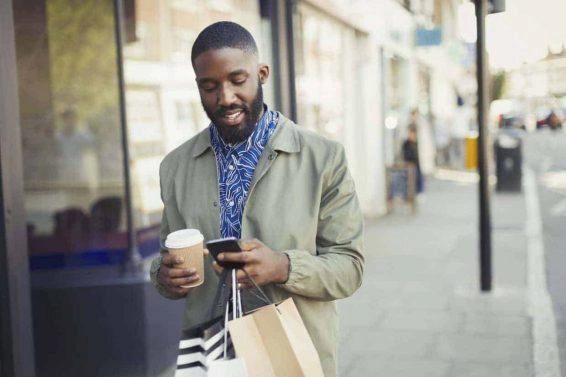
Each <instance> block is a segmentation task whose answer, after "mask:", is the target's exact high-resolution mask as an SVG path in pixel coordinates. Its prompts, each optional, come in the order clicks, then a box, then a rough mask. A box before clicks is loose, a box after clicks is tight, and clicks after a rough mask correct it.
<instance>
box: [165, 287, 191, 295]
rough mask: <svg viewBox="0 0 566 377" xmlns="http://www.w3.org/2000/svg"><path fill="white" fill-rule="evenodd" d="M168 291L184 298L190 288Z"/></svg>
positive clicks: (175, 288)
mask: <svg viewBox="0 0 566 377" xmlns="http://www.w3.org/2000/svg"><path fill="white" fill-rule="evenodd" d="M170 289H171V291H173V293H175V294H177V295H180V296H186V295H187V294H188V293H189V292H190V291H191V289H192V288H181V287H171V288H170Z"/></svg>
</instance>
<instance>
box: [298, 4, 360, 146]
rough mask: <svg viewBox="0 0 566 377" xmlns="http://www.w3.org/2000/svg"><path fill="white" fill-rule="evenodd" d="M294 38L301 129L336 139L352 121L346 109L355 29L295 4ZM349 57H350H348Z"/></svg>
mask: <svg viewBox="0 0 566 377" xmlns="http://www.w3.org/2000/svg"><path fill="white" fill-rule="evenodd" d="M297 23H298V25H297V27H296V28H295V30H296V33H297V36H296V38H295V43H296V50H297V63H296V67H297V77H296V82H297V104H298V120H299V124H301V125H302V126H304V127H306V128H309V129H312V130H314V131H316V132H318V133H321V134H323V135H325V136H327V137H330V138H333V139H340V138H342V137H343V136H344V128H345V127H347V126H348V125H347V124H346V123H348V120H349V119H351V118H352V112H353V111H355V110H354V109H353V108H350V107H349V106H348V103H351V102H352V99H353V98H351V97H350V98H347V97H346V93H351V95H352V96H356V95H357V94H356V93H355V92H354V91H352V90H350V89H351V86H352V85H353V83H354V81H355V75H356V68H355V67H354V66H353V64H352V62H351V61H349V60H348V54H349V53H353V51H354V50H355V48H356V46H355V30H353V29H352V28H349V27H347V26H345V25H344V24H342V23H340V22H339V21H336V20H335V19H334V18H332V17H329V16H327V15H325V14H323V13H321V12H319V11H317V10H315V9H313V8H312V7H311V6H309V5H308V4H306V3H303V2H301V3H299V5H298V16H297ZM350 56H352V55H350Z"/></svg>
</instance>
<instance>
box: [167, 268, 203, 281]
mask: <svg viewBox="0 0 566 377" xmlns="http://www.w3.org/2000/svg"><path fill="white" fill-rule="evenodd" d="M165 272H166V274H167V277H168V278H169V279H175V278H186V277H189V276H191V275H194V274H196V273H197V270H195V269H194V268H189V269H186V268H169V269H168V270H167V271H165Z"/></svg>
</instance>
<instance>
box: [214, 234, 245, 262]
mask: <svg viewBox="0 0 566 377" xmlns="http://www.w3.org/2000/svg"><path fill="white" fill-rule="evenodd" d="M206 248H207V249H208V251H209V252H210V254H211V255H212V256H213V257H214V260H215V261H216V263H218V265H219V266H221V267H224V268H231V269H238V268H242V267H244V263H242V262H228V263H227V262H219V261H218V259H217V258H218V254H220V253H226V252H239V251H242V249H240V244H239V241H238V239H237V238H235V237H228V238H220V239H217V240H212V241H208V242H207V243H206Z"/></svg>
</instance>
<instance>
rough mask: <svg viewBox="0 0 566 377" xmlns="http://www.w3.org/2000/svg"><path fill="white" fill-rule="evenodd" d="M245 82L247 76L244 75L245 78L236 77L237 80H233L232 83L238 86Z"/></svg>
mask: <svg viewBox="0 0 566 377" xmlns="http://www.w3.org/2000/svg"><path fill="white" fill-rule="evenodd" d="M245 82H246V78H245V77H243V78H237V79H235V80H232V84H234V85H238V86H239V85H243V84H244V83H245Z"/></svg>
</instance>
